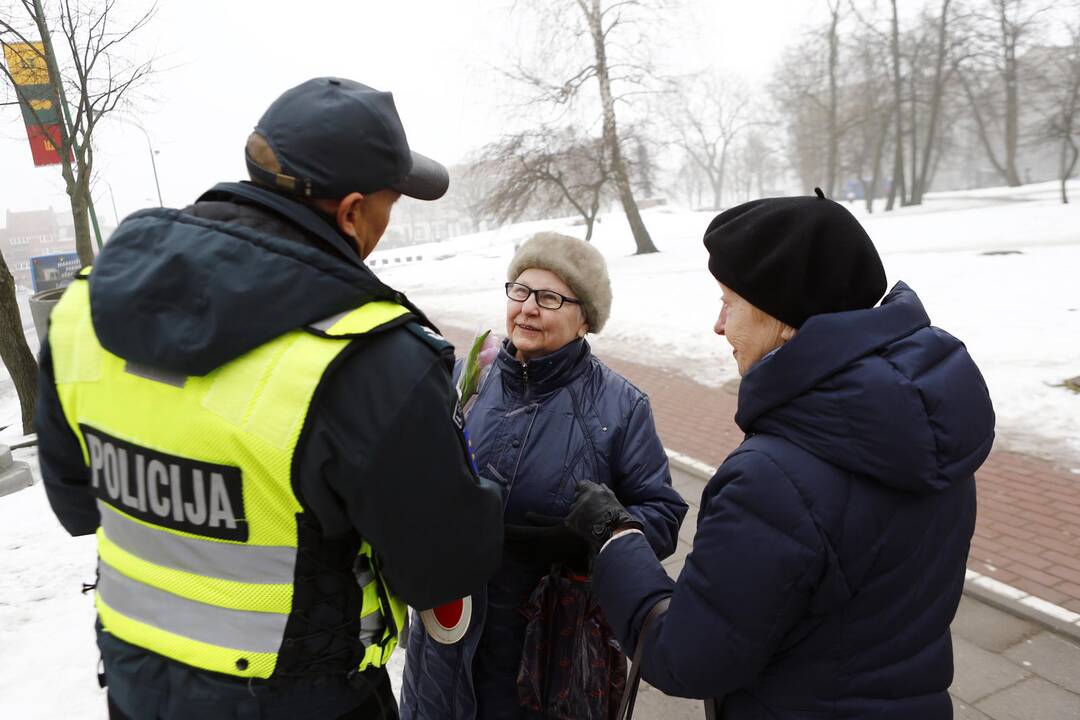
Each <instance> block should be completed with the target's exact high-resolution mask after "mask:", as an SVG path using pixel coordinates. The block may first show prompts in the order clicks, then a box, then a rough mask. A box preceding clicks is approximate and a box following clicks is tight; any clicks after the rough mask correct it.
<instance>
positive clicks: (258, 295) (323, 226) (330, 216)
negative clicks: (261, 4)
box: [36, 78, 502, 720]
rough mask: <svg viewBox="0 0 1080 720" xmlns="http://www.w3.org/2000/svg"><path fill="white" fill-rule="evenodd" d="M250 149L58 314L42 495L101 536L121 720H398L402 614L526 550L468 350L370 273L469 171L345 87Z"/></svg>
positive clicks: (261, 136)
mask: <svg viewBox="0 0 1080 720" xmlns="http://www.w3.org/2000/svg"><path fill="white" fill-rule="evenodd" d="M245 154H246V161H247V166H248V170H249V174H250V177H251V180H252V182H250V183H223V184H219V185H217V186H215V187H214V188H212V189H211V190H210V191H209V192H207V193H206V194H204V195H203V196H202V197H200V198H199V199H198V200H197V201H196V202H195V204H194V205H191V206H190V207H187V208H185V209H183V210H172V209H158V208H155V209H151V210H144V211H141V212H137V213H135V214H133V215H131V216H130V217H128V218H127V219H126V220H125V221H124V222H123V223H121V225H120V227H119V228H117V230H116V232H115V233H114V235H113V236H112V238H111V240H110V241H109V243H108V245H107V246H106V247H105V249H104V250H103V251H102V253H101V254H100V256H99V257H98V259H97V262H96V263H95V265H94V267H93V268H92V269H87V270H85V271H83V272H82V273H81V274H80V277H79V279H78V280H77V281H76V282H74V283H73V284H72V285H71V286H70V288H69V289H68V291H67V292H66V293H65V294H64V296H63V298H62V299H61V301H60V302H59V304H58V305H57V307H56V308H55V310H54V312H53V315H52V319H51V329H50V332H49V336H48V339H47V341H46V342H44V343H43V344H42V351H41V375H40V389H39V391H40V402H39V408H38V414H37V418H36V425H37V431H38V440H39V446H40V458H41V468H42V474H43V476H44V481H45V488H46V491H47V493H48V496H49V500H50V503H51V504H52V507H53V509H54V511H55V512H56V515H57V517H58V518H59V519H60V522H61V523H62V524H63V526H64V527H65V528H66V529H67V530H68V532H70V533H71V534H72V535H86V534H89V533H93V532H96V533H97V536H98V551H99V558H100V561H99V563H98V568H97V570H98V578H97V592H96V605H97V611H98V645H99V647H100V650H101V654H102V658H103V666H104V676H105V681H107V683H108V688H109V690H108V697H109V706H110V714H111V716H112V717H114V718H117V717H118V718H123V717H129V718H193V717H198V718H200V720H213V719H214V718H307V717H311V718H315V717H317V718H361V717H362V718H383V717H397V710H396V703H395V702H394V698H393V695H392V693H391V690H390V683H389V677H388V675H387V672H386V669H385V666H386V663H387V661H388V659H389V657H390V654H391V652H392V651H393V649H394V647H395V645H396V644H397V642H398V638H399V636H400V633H401V632H402V630H403V627H404V625H405V620H406V613H405V609H406V605H412V606H414V607H417V608H430V607H434V606H437V605H439V604H442V603H445V602H447V601H449V600H452V599H454V598H457V597H461V596H464V595H468V594H469V593H471V592H472V591H473V590H475V589H476V588H478V587H481V586H482V585H483V584H484V582H485V581H486V579H487V577H488V576H489V575H490V574H491V572H492V571H493V570H494V569H495V567H496V566H497V564H498V561H499V552H500V546H501V544H502V527H501V510H500V508H501V504H500V499H499V495H498V492H497V490H496V489H495V487H494V486H493V485H491V484H489V483H487V482H486V481H483V480H481V479H479V478H478V477H477V475H476V474H475V469H474V468H473V466H472V464H471V460H470V458H469V451H468V446H467V441H466V439H465V438H464V436H463V432H462V418H461V414H460V408H459V406H458V405H457V398H456V394H455V392H454V390H453V387H452V384H451V381H450V371H451V367H452V359H453V348H452V347H451V346H450V345H449V344H448V343H446V342H445V341H444V340H443V339H442V338H441V337H440V336H439V335H438V334H437V331H436V330H435V328H434V327H433V326H432V324H431V323H430V322H429V321H428V320H427V319H426V318H425V317H424V315H423V313H422V312H421V311H420V310H418V309H417V308H416V307H415V306H413V305H412V304H411V303H410V302H409V301H408V300H407V299H406V298H405V296H404V295H402V294H401V293H400V292H397V291H395V290H394V289H393V288H391V287H389V286H387V285H385V284H384V283H383V282H381V281H380V280H379V279H378V278H376V277H375V275H374V274H373V273H372V272H371V271H370V270H369V269H368V268H367V266H366V265H365V264H364V258H366V257H367V256H368V254H369V253H370V252H371V251H372V250H373V249H374V247H375V245H376V244H377V243H378V242H379V239H380V237H381V236H382V234H383V232H384V230H385V229H386V225H387V223H388V221H389V216H390V211H391V207H392V206H393V204H394V202H395V201H396V200H397V199H398V197H399V196H400V195H409V196H411V197H414V198H419V199H421V200H435V199H437V198H439V197H440V196H442V195H443V193H445V191H446V189H447V185H448V176H447V173H446V170H445V168H443V167H442V166H441V165H439V164H438V163H436V162H434V161H432V160H430V159H428V158H426V157H424V156H422V155H419V154H417V153H414V152H412V151H411V150H410V149H409V145H408V142H407V140H406V136H405V132H404V130H403V128H402V125H401V121H400V119H399V117H398V114H397V111H396V109H395V106H394V100H393V97H392V95H391V94H390V93H386V92H379V91H377V90H374V89H372V88H370V87H366V86H364V85H361V84H360V83H357V82H353V81H350V80H345V79H338V78H317V79H314V80H310V81H308V82H305V83H303V84H302V85H299V86H297V87H295V88H293V89H291V90H289V91H287V92H286V93H285V94H284V95H282V96H281V97H280V98H278V99H277V100H276V101H274V103H273V104H272V105H271V106H270V108H269V109H268V110H267V111H266V113H265V114H264V115H263V117H262V119H261V120H260V121H259V124H258V125H257V126H256V128H255V131H254V133H253V134H252V135H251V137H250V138H249V140H248V143H247V148H246V153H245ZM435 539H437V540H435Z"/></svg>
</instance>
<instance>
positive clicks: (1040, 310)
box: [0, 182, 1080, 720]
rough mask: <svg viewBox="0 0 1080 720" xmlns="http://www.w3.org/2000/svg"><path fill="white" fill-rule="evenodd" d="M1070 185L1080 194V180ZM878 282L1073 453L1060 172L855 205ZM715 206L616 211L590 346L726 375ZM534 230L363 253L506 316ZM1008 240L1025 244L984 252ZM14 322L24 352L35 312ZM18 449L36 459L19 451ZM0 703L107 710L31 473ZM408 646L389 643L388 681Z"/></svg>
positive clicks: (1015, 429) (1013, 428)
mask: <svg viewBox="0 0 1080 720" xmlns="http://www.w3.org/2000/svg"><path fill="white" fill-rule="evenodd" d="M1072 192H1073V193H1074V194H1075V195H1077V196H1078V198H1077V199H1078V200H1080V182H1078V183H1074V185H1073V187H1072ZM853 210H854V211H855V212H856V214H857V215H858V216H859V217H860V219H861V220H862V221H864V222H865V224H866V227H867V230H868V231H869V233H870V235H871V237H873V238H874V240H875V242H876V243H877V245H878V248H879V250H880V251H881V254H882V256H883V259H884V262H885V266H886V270H887V271H888V274H889V279H890V282H895V281H897V280H904V281H905V282H907V283H908V284H909V285H911V286H912V287H913V288H914V289H915V290H916V292H918V293H919V294H920V295H921V296H922V298H923V301H924V302H925V304H926V306H927V310H928V311H929V313H930V317H931V319H932V320H933V322H934V323H935V324H937V325H939V326H941V327H943V328H945V329H947V330H949V331H950V332H952V333H953V334H955V335H957V336H958V337H960V338H961V339H963V340H964V341H965V342H966V343H967V344H968V347H969V348H970V350H971V352H972V355H973V356H974V357H975V359H976V361H977V362H978V363H979V365H980V367H981V368H982V370H983V372H984V374H985V375H986V378H987V382H988V383H989V385H990V389H991V392H992V394H993V397H994V401H995V405H996V408H997V411H998V420H999V433H1000V435H999V437H1000V444H1001V445H1005V446H1008V447H1012V448H1016V449H1020V450H1024V451H1027V452H1033V453H1036V454H1039V455H1043V456H1047V457H1051V458H1054V459H1056V460H1058V461H1064V462H1069V463H1071V466H1073V467H1080V395H1075V394H1073V393H1071V392H1069V391H1068V390H1065V389H1064V388H1061V387H1055V385H1058V384H1060V383H1061V381H1062V380H1063V379H1065V378H1068V377H1074V376H1076V375H1080V205H1069V206H1062V205H1060V204H1059V202H1058V200H1057V195H1056V186H1055V185H1053V184H1047V185H1042V186H1030V187H1024V188H1018V189H1017V188H1000V189H992V190H983V191H972V192H958V193H945V194H939V195H934V196H931V197H930V198H928V201H927V203H926V205H924V206H922V207H919V208H906V209H903V210H899V211H897V212H894V213H890V214H888V215H885V214H875V215H874V216H872V217H867V216H865V215H864V214H863V213H862V211H861V208H859V207H853ZM712 215H713V214H712V213H693V212H684V211H679V210H676V209H653V210H649V211H647V212H646V213H645V220H646V222H647V223H648V226H649V229H650V231H651V232H652V235H653V238H654V240H655V241H656V243H657V245H658V246H659V247H660V248H661V250H662V251H663V252H661V253H660V254H658V255H651V256H644V257H634V256H631V255H630V253H631V252H632V249H633V248H632V242H631V240H630V236H629V232H628V229H627V227H626V224H625V221H624V220H623V219H622V217H621V216H619V215H618V214H613V215H607V216H604V218H603V221H602V222H601V224H600V225H598V226H597V235H596V238H595V242H596V245H597V247H599V248H600V249H601V250H602V251H603V252H604V253H605V255H606V256H607V258H608V261H609V263H610V268H611V275H612V281H613V284H614V292H615V303H614V307H613V310H612V317H611V320H610V322H609V324H608V327H607V328H606V329H605V331H604V333H603V334H602V335H600V336H598V337H597V338H595V343H594V344H595V345H596V346H597V347H598V348H599V349H600V350H601V351H603V352H610V353H614V354H618V355H621V356H624V357H627V358H628V359H636V360H639V361H642V362H648V363H660V364H664V365H667V366H670V367H672V368H674V369H678V370H680V371H682V372H685V373H687V374H689V375H691V376H693V377H694V378H696V379H698V380H700V381H702V382H706V383H712V384H720V383H724V382H727V381H730V380H732V379H734V378H735V377H736V373H735V366H734V363H733V362H732V361H731V357H730V352H729V349H728V347H727V344H726V342H725V341H724V340H723V339H722V338H718V337H716V336H714V335H713V334H712V331H711V328H712V324H713V321H714V320H715V317H716V312H717V310H718V302H719V301H718V297H719V292H718V290H717V287H716V284H715V283H714V282H713V280H712V278H711V276H710V275H709V274H708V272H707V270H706V269H705V261H706V254H705V251H704V248H703V247H702V245H701V234H702V232H703V230H704V228H705V226H706V225H707V224H708V222H709V220H710V219H711V218H712ZM539 229H561V230H563V231H566V232H570V233H577V234H580V233H581V231H582V228H580V227H575V226H573V225H571V224H570V223H569V222H541V223H529V224H523V225H517V226H513V227H510V228H504V229H502V230H499V231H493V232H489V233H481V234H478V235H473V236H469V237H464V238H457V239H454V240H450V241H446V242H443V243H439V244H437V245H432V246H429V247H423V248H415V247H413V248H407V249H402V250H395V251H386V252H380V253H377V254H376V257H391V258H392V257H393V256H394V255H395V254H400V255H402V256H408V255H413V256H415V255H416V254H421V253H422V254H423V256H424V258H425V259H424V261H423V262H421V263H414V264H411V265H393V264H391V265H387V266H380V265H378V264H376V265H375V267H376V268H377V272H379V273H380V275H382V276H383V277H384V278H385V279H386V280H387V281H388V282H390V283H391V284H393V285H395V286H397V287H399V288H401V289H402V290H405V291H406V292H407V293H408V294H409V295H410V297H411V298H412V299H413V300H415V301H416V302H417V303H418V304H420V305H421V306H422V307H424V308H425V309H427V310H428V311H429V312H430V313H431V314H432V315H433V316H434V317H435V318H437V319H438V320H440V321H442V322H446V323H448V324H455V325H460V326H463V327H466V328H482V327H492V328H496V329H500V330H501V329H502V328H503V308H504V297H503V294H502V283H503V282H504V280H505V278H504V272H505V268H506V265H507V263H508V261H509V259H510V257H511V255H512V254H513V251H514V244H515V243H516V242H520V241H521V240H523V239H524V238H526V237H528V235H529V234H530V233H532V232H535V231H537V230H539ZM1003 250H1018V251H1020V253H1021V254H1011V255H990V256H987V255H981V254H980V253H982V252H985V251H1003ZM25 299H26V298H25V296H24V297H22V298H21V301H22V302H23V310H24V313H23V320H24V324H25V325H26V327H27V331H28V335H29V338H28V339H29V341H30V344H31V347H32V348H33V349H35V350H36V348H37V342H36V336H35V335H34V334H33V329H32V324H31V321H30V315H29V312H28V310H27V308H26V307H25ZM18 421H19V409H18V403H17V401H16V398H15V395H14V391H13V389H12V387H11V384H10V381H9V380H8V379H7V376H6V373H5V371H4V370H3V368H2V367H0V428H3V427H4V426H8V425H14V427H10V428H9V429H8V430H7V431H3V430H0V439H2V438H3V437H5V436H8V437H10V436H11V435H12V434H13V433H15V434H18V433H17V430H18ZM16 459H19V460H28V461H30V462H31V463H32V464H36V463H34V460H35V455H34V451H33V450H32V449H29V450H21V451H18V452H17V453H16ZM0 553H2V555H0V718H8V717H12V718H16V717H17V718H26V719H32V720H36V719H39V718H40V719H42V720H51V719H52V718H57V717H80V718H89V719H92V720H103V719H104V718H105V716H106V712H105V703H104V692H103V691H101V690H99V689H98V687H97V682H96V678H95V668H96V663H97V652H96V647H95V645H94V639H93V618H94V611H93V601H92V597H91V596H90V595H82V594H81V593H80V592H79V590H80V587H81V584H82V583H83V582H89V581H91V580H92V579H93V567H94V557H95V547H94V540H93V538H77V539H73V538H70V537H68V536H67V534H66V533H65V532H64V531H63V529H62V528H61V527H60V526H59V524H58V523H57V521H56V519H55V518H54V517H53V515H52V513H51V511H50V510H49V507H48V503H47V502H46V500H45V496H44V492H43V491H42V490H41V487H40V485H37V486H35V487H33V488H30V489H27V490H24V491H22V492H19V493H16V494H14V495H10V496H7V497H0ZM402 655H403V653H397V654H396V655H395V661H396V662H395V667H394V673H393V675H394V676H395V681H396V679H397V676H398V675H400V665H401V661H402Z"/></svg>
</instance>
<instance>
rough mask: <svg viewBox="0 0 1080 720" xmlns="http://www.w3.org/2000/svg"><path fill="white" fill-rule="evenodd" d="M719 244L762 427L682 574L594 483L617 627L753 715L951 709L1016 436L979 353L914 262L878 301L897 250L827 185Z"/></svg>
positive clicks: (601, 569) (716, 256)
mask: <svg viewBox="0 0 1080 720" xmlns="http://www.w3.org/2000/svg"><path fill="white" fill-rule="evenodd" d="M705 246H706V248H707V249H708V251H709V270H710V272H711V273H712V274H713V276H714V277H715V278H716V279H717V281H718V283H719V289H720V292H721V294H722V297H721V307H720V316H719V318H718V320H717V322H716V325H715V327H714V331H715V332H716V333H717V334H718V335H723V336H724V337H725V338H726V339H727V340H728V341H729V342H730V343H731V346H732V348H733V354H734V356H735V361H736V363H737V365H738V368H739V373H740V374H741V375H742V376H743V377H742V384H741V386H740V388H739V401H738V410H737V412H736V415H735V421H736V423H738V425H739V427H740V428H741V429H742V430H743V431H744V432H745V433H746V439H745V441H744V442H743V443H742V444H741V445H740V446H739V447H738V448H736V450H735V451H734V452H732V453H731V455H729V456H728V458H727V459H726V460H725V461H724V463H723V464H722V465H721V466H720V468H719V469H718V470H717V472H716V474H715V475H714V476H713V478H712V480H710V481H709V483H708V485H707V486H706V488H705V490H704V493H703V494H702V498H701V505H700V512H699V517H698V527H697V534H696V536H695V538H694V544H693V550H692V552H691V553H690V554H689V556H688V557H687V559H686V564H685V567H684V569H683V571H682V573H681V574H680V575H679V578H678V580H677V581H675V580H672V579H671V578H669V577H668V576H667V574H666V573H665V572H664V570H663V568H662V567H661V566H660V564H659V563H658V562H657V561H656V559H655V557H654V555H653V553H652V552H651V550H650V548H649V546H648V544H647V543H646V542H645V541H644V538H643V537H641V536H640V535H639V534H637V532H636V531H637V529H638V528H639V527H640V524H639V523H638V522H637V521H636V519H635V518H633V517H632V516H631V515H630V514H628V513H626V512H624V511H623V509H622V508H621V507H620V503H619V502H618V500H617V498H615V497H613V496H612V495H611V494H610V493H609V492H607V490H606V489H604V488H601V487H599V486H596V485H589V484H582V485H579V487H578V499H577V501H576V502H575V505H574V508H573V509H572V510H571V513H570V516H569V518H568V521H567V522H568V525H569V526H570V527H572V528H574V529H575V530H577V531H578V532H579V533H580V534H581V535H582V536H583V537H584V538H586V539H588V540H589V541H590V543H592V545H593V548H594V549H599V555H598V556H597V558H596V564H595V569H594V575H593V590H594V592H596V594H597V595H598V596H599V598H600V603H601V606H602V607H603V608H604V610H605V611H606V613H607V616H608V618H609V620H610V622H611V624H612V627H613V628H614V629H615V632H616V635H618V636H619V637H620V638H622V639H623V641H624V644H625V646H626V647H627V648H628V649H629V650H631V651H633V650H635V649H636V648H637V646H638V644H641V645H642V648H641V650H642V653H641V657H642V660H641V663H640V667H641V669H642V677H644V678H645V679H646V680H647V681H648V682H649V683H651V684H652V685H654V686H656V687H657V688H659V689H660V690H662V691H664V692H666V693H668V694H671V695H679V696H684V697H695V698H714V699H715V702H716V703H717V704H718V706H719V716H720V717H723V718H729V719H731V720H735V719H742V718H766V717H768V718H779V719H783V720H787V719H794V718H896V719H900V718H904V719H909V718H919V719H920V720H939V719H940V720H945V719H947V718H951V717H952V707H951V704H950V700H949V695H948V692H947V690H948V687H949V685H950V683H951V682H952V668H953V664H952V660H953V658H952V645H951V642H950V636H949V624H950V622H951V621H952V618H953V615H954V614H955V612H956V608H957V605H958V603H959V601H960V594H961V591H962V589H963V584H964V573H965V564H966V559H967V555H968V546H969V542H970V539H971V535H972V532H973V530H974V527H975V478H974V473H975V471H976V470H977V469H978V468H979V466H980V465H981V464H982V462H983V461H984V460H985V459H986V457H987V455H988V453H989V452H990V447H991V444H992V443H993V439H994V412H993V409H992V406H991V402H990V397H989V395H988V393H987V389H986V385H985V384H984V382H983V378H982V376H981V375H980V373H979V370H978V368H976V366H975V364H974V362H972V360H971V358H970V357H969V355H968V353H967V350H966V349H965V348H964V345H963V343H961V342H960V341H959V340H957V339H956V338H954V337H953V336H951V335H949V334H948V333H946V332H945V331H943V330H940V329H938V328H936V327H934V326H932V325H931V324H930V320H929V318H928V316H927V314H926V311H925V310H924V309H923V305H922V303H921V302H920V301H919V298H918V297H917V296H916V295H915V293H914V292H913V291H912V290H911V288H909V287H908V286H907V285H905V284H904V283H902V282H901V283H897V284H896V285H895V286H894V287H893V288H892V290H891V291H890V292H889V293H888V295H886V296H885V298H884V299H883V300H882V301H881V304H880V305H878V304H877V303H878V299H879V298H881V296H882V294H883V293H884V292H885V272H884V269H883V268H882V265H881V261H880V259H879V257H878V254H877V251H876V250H875V248H874V246H873V244H872V243H871V241H870V238H869V237H868V236H867V234H866V233H865V231H864V230H863V228H862V227H861V226H860V225H859V223H858V222H857V221H856V220H855V218H854V217H852V216H851V215H850V214H849V213H848V212H847V210H845V209H844V208H843V207H841V206H840V205H838V204H836V203H834V202H832V201H830V200H827V199H825V198H824V197H823V196H821V195H820V191H819V195H818V197H798V198H777V199H766V200H757V201H754V202H750V203H746V204H744V205H740V206H738V207H735V208H732V209H731V210H728V211H726V212H724V213H722V214H720V215H719V216H718V217H716V219H714V220H713V222H712V223H711V224H710V225H709V228H708V230H707V231H706V233H705ZM605 543H606V546H605V545H604V544H605ZM601 548H602V549H601ZM663 601H667V602H668V603H669V604H668V606H667V609H666V612H662V611H661V609H662V608H663V606H664V603H663ZM654 607H656V608H657V611H656V612H652V611H653V608H654ZM646 618H651V622H649V623H647V625H648V627H647V628H646V629H645V631H644V633H643V632H642V627H643V625H645V624H646V622H645V621H646Z"/></svg>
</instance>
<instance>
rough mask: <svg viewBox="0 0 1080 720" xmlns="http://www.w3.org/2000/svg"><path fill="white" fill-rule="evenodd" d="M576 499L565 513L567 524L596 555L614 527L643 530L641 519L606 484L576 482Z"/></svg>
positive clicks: (615, 528) (613, 530)
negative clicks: (630, 511) (625, 506)
mask: <svg viewBox="0 0 1080 720" xmlns="http://www.w3.org/2000/svg"><path fill="white" fill-rule="evenodd" d="M575 492H576V493H577V498H576V499H575V500H574V504H573V505H572V506H571V507H570V513H569V514H568V515H567V516H566V526H567V527H568V528H570V529H571V530H573V531H574V532H575V533H577V534H578V535H579V536H580V537H581V538H583V539H584V540H585V542H587V543H589V549H590V550H591V551H592V553H593V554H594V555H595V554H596V553H598V552H600V548H601V547H603V546H604V543H606V542H607V541H608V539H609V538H610V537H611V535H612V533H614V532H615V530H617V529H625V528H637V529H638V530H644V529H645V526H644V525H642V524H641V521H640V520H638V519H637V518H636V517H634V516H633V515H631V514H630V513H629V511H627V509H626V508H624V507H623V506H622V503H620V502H619V499H618V498H616V497H615V493H613V492H611V488H609V487H607V486H606V485H598V484H597V483H594V482H583V483H578V486H577V489H576V490H575Z"/></svg>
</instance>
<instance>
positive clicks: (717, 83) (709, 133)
mask: <svg viewBox="0 0 1080 720" xmlns="http://www.w3.org/2000/svg"><path fill="white" fill-rule="evenodd" d="M671 96H672V97H673V98H675V99H676V102H672V103H667V107H668V111H667V113H666V114H667V115H668V121H669V126H670V128H671V130H672V131H673V134H674V136H675V144H676V145H677V146H678V147H679V149H680V150H682V152H683V153H685V155H686V157H687V159H688V160H689V161H690V162H691V163H693V164H694V165H696V166H697V167H698V168H699V169H700V171H701V172H702V173H703V174H704V175H705V177H706V178H707V179H708V181H709V185H710V186H711V188H712V192H713V202H712V207H713V209H719V208H720V207H722V206H723V204H724V199H723V196H724V179H725V177H726V175H727V163H728V159H729V156H730V151H731V148H732V143H733V142H734V141H735V139H736V138H738V137H739V135H740V134H741V133H743V132H744V131H746V130H747V129H748V128H750V127H753V126H754V125H755V124H758V123H760V120H759V118H758V116H757V115H756V114H755V113H754V111H753V108H752V107H751V103H750V99H751V96H750V93H749V91H748V90H747V89H746V86H745V85H742V84H740V83H738V82H735V81H733V80H730V79H725V78H721V77H719V76H717V75H712V74H709V75H705V74H702V75H695V76H691V77H688V78H684V79H682V80H681V81H679V82H677V83H676V84H675V87H674V88H673V91H672V93H671Z"/></svg>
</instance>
